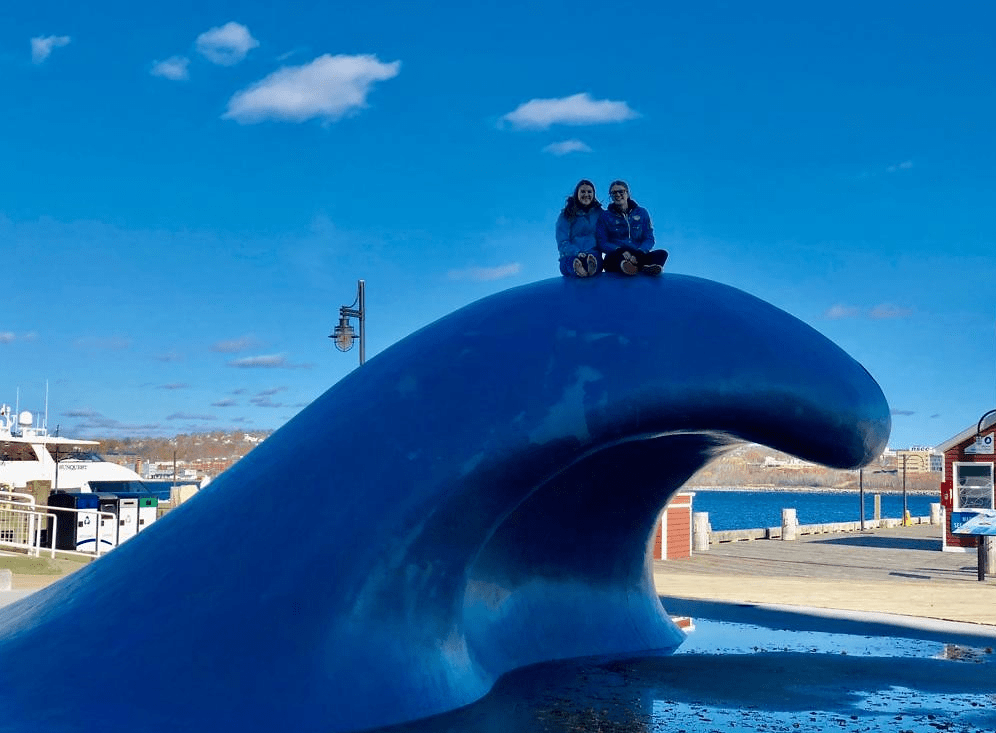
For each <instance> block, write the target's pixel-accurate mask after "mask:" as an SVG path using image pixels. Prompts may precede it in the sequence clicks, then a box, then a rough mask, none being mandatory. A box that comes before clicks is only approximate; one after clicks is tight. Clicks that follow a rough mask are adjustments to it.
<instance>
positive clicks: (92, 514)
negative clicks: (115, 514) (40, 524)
mask: <svg viewBox="0 0 996 733" xmlns="http://www.w3.org/2000/svg"><path fill="white" fill-rule="evenodd" d="M48 506H49V509H51V511H52V513H53V514H55V516H56V518H57V521H56V522H55V549H57V550H73V551H75V552H93V553H95V552H96V551H97V525H98V523H99V520H100V517H99V515H98V514H97V511H98V510H99V508H100V500H99V499H98V497H96V496H95V495H93V494H90V493H70V492H62V491H59V492H55V493H52V494H50V495H49V497H48ZM72 509H76V510H80V511H70V510H72Z"/></svg>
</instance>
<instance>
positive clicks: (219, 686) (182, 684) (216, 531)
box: [0, 275, 890, 733]
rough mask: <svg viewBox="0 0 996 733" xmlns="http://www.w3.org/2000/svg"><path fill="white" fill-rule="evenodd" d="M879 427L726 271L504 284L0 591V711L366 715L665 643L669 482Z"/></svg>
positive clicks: (835, 444)
mask: <svg viewBox="0 0 996 733" xmlns="http://www.w3.org/2000/svg"><path fill="white" fill-rule="evenodd" d="M889 426H890V422H889V409H888V405H887V404H886V401H885V398H884V397H883V395H882V392H881V390H880V389H879V387H878V385H877V384H876V383H875V382H874V380H873V379H872V378H871V377H870V376H869V375H868V373H867V372H866V371H865V370H864V369H863V368H862V367H861V366H860V365H859V364H857V363H856V362H855V361H854V360H853V359H851V358H850V357H849V356H848V355H847V354H845V353H844V352H843V351H841V350H840V349H839V348H838V347H836V346H835V345H834V344H832V343H831V342H829V341H828V340H827V339H826V338H824V337H823V336H821V335H820V334H819V333H817V332H816V331H814V330H813V329H812V328H810V327H809V326H807V325H805V324H804V323H802V322H800V321H799V320H797V319H795V318H793V317H792V316H790V315H788V314H786V313H784V312H783V311H780V310H778V309H777V308H775V307H773V306H771V305H769V304H767V303H764V302H763V301H760V300H758V299H757V298H754V297H752V296H750V295H748V294H746V293H743V292H741V291H738V290H735V289H733V288H729V287H726V286H723V285H720V284H717V283H714V282H709V281H706V280H701V279H698V278H692V277H682V276H675V275H666V276H664V277H660V278H617V277H599V278H592V279H590V280H580V279H567V278H556V279H554V280H548V281H544V282H540V283H535V284H533V285H529V286H525V287H521V288H516V289H513V290H509V291H506V292H504V293H500V294H498V295H495V296H492V297H490V298H486V299H484V300H481V301H478V302H477V303H474V304H471V305H469V306H467V307H466V308H463V309H461V310H459V311H457V312H455V313H453V314H451V315H450V316H447V317H446V318H443V319H441V320H439V321H437V322H436V323H434V324H431V325H430V326H427V327H426V328H424V329H422V330H421V331H419V332H417V333H415V334H413V335H412V336H410V337H408V338H406V339H404V340H403V341H401V342H399V343H398V344H396V345H395V346H393V347H392V348H390V349H388V350H386V351H385V352H383V353H381V354H380V355H378V356H377V357H375V358H373V359H371V360H370V361H369V362H367V364H366V365H365V366H363V367H362V368H361V369H358V370H357V371H355V372H353V373H352V374H350V375H349V376H348V377H346V378H345V379H343V380H342V381H340V382H339V383H337V384H336V385H334V386H333V387H332V388H331V389H329V391H328V392H326V393H325V394H324V395H323V396H321V397H320V398H319V399H317V400H316V401H315V402H314V403H312V404H311V405H310V406H309V407H307V408H306V409H305V410H303V411H302V412H301V413H300V414H299V415H298V416H296V417H295V418H294V419H293V420H291V421H290V422H289V423H287V425H285V426H284V427H283V428H281V429H280V430H279V431H277V432H276V433H275V434H274V435H273V436H272V437H270V438H269V439H268V440H267V441H266V442H265V443H263V444H262V445H261V446H260V447H258V448H257V449H256V450H254V451H253V452H252V453H251V454H250V455H249V456H247V457H246V458H245V459H244V460H243V461H241V462H239V463H238V464H237V465H236V466H234V467H233V468H232V469H231V470H229V471H228V472H226V473H225V474H224V475H222V476H221V477H219V478H218V479H217V480H216V481H215V482H213V483H212V485H211V486H210V488H209V489H207V490H206V491H203V492H201V493H200V494H199V495H198V496H197V497H195V498H194V499H193V500H191V501H189V502H188V503H186V504H184V505H183V506H181V507H179V508H178V509H176V510H174V511H172V512H171V513H169V514H168V515H167V516H166V517H165V518H163V519H162V520H160V521H158V522H156V523H155V524H154V525H152V527H150V528H149V529H147V530H145V531H144V532H142V533H141V534H140V535H138V536H137V537H135V538H134V539H132V540H130V541H129V542H128V543H126V544H124V545H123V546H121V547H120V548H118V549H116V550H114V552H112V553H111V554H110V555H108V556H107V557H105V558H103V559H101V560H99V561H97V562H95V563H93V564H92V565H90V566H88V567H87V568H85V569H84V570H82V571H80V572H78V573H76V574H74V575H72V576H70V577H68V578H66V579H65V580H63V581H61V582H60V583H58V584H56V585H54V586H51V587H49V588H47V589H44V590H43V591H40V592H38V593H36V594H34V595H33V596H31V597H29V598H27V599H25V600H23V601H21V602H19V603H17V604H15V605H13V606H9V607H7V608H5V609H3V610H2V611H0V709H2V710H3V715H2V716H0V730H2V731H27V730H46V731H49V732H55V731H83V730H90V729H92V727H93V726H92V720H94V719H99V720H100V728H101V730H102V731H108V732H112V731H135V730H143V731H166V730H169V731H174V730H188V731H202V730H203V731H216V730H219V729H220V730H232V729H236V728H246V727H248V728H251V729H256V730H272V729H277V728H280V727H284V726H286V725H288V724H290V725H293V728H294V729H295V731H296V732H297V733H307V732H310V731H322V732H323V733H332V732H334V731H346V730H359V729H363V728H369V727H372V726H376V725H387V724H391V723H395V722H401V721H405V720H412V719H416V718H419V717H422V716H426V715H430V714H433V713H438V712H442V711H445V710H451V709H453V708H456V707H458V706H460V705H464V704H467V703H469V702H472V701H473V700H476V699H478V698H480V697H481V696H483V695H484V694H486V693H487V691H488V690H489V689H490V688H491V687H492V686H493V685H494V683H495V682H496V680H497V679H498V678H499V677H500V676H501V675H502V674H504V673H506V672H508V671H510V670H513V669H516V668H519V667H523V666H526V665H529V664H533V663H536V662H541V661H550V660H557V659H566V658H572V657H580V656H587V655H630V656H631V655H633V654H647V653H656V654H659V653H666V652H668V651H670V650H673V649H674V648H675V647H676V646H677V645H678V644H679V643H680V641H681V639H682V638H683V636H682V634H681V632H680V631H679V630H678V629H677V628H675V627H674V625H673V624H672V623H671V622H670V620H669V619H668V617H667V615H666V613H665V612H664V609H663V608H662V607H661V604H660V602H659V600H658V598H657V595H656V592H655V589H654V585H653V579H652V577H651V574H650V565H649V563H650V561H649V559H648V553H647V547H648V543H649V540H650V537H651V534H652V532H653V530H654V524H655V521H656V516H657V512H658V510H659V509H660V507H662V506H663V505H664V503H665V502H666V501H667V499H668V498H669V496H670V495H671V494H672V493H673V492H675V491H676V490H677V489H678V488H680V487H681V485H682V484H683V482H684V481H685V480H687V478H688V477H689V476H691V475H692V474H693V473H694V472H695V471H696V470H698V469H699V468H700V467H701V466H702V465H703V464H704V463H705V462H707V461H708V460H710V459H711V458H712V457H714V456H715V455H717V454H718V453H720V452H722V451H723V450H725V449H727V448H729V447H730V446H732V445H734V444H735V443H736V442H738V441H741V440H748V441H756V442H760V443H764V444H766V445H769V446H771V447H773V448H776V449H778V450H782V451H785V452H788V453H791V454H793V455H796V456H799V457H801V458H804V459H806V460H811V461H815V462H820V463H823V464H826V465H829V466H834V467H839V468H854V467H857V466H859V465H863V464H865V463H867V462H869V461H870V460H872V459H874V458H875V457H877V455H878V454H879V453H880V451H881V450H882V448H883V447H884V446H885V443H886V441H887V439H888V434H889ZM267 538H271V539H270V540H267ZM43 668H44V670H45V671H46V673H47V672H50V671H51V670H67V671H68V670H81V669H92V670H93V671H94V675H95V676H94V677H93V682H94V684H99V685H100V687H101V688H102V689H109V690H123V689H135V690H136V692H137V691H139V690H141V689H154V690H157V691H158V693H157V695H156V696H154V697H153V696H149V695H142V694H134V695H129V696H127V699H120V702H119V703H117V704H115V705H114V706H113V707H112V706H109V705H108V701H107V700H106V699H105V698H104V697H102V696H101V695H97V694H94V688H93V686H91V685H89V684H86V680H82V681H81V679H80V678H79V677H78V676H76V675H70V674H61V673H60V674H58V675H57V676H56V677H55V678H54V679H52V678H51V677H49V679H52V682H51V684H50V685H48V686H43V685H39V684H38V678H37V677H36V676H35V674H34V673H36V672H37V673H40V672H41V670H42V669H43ZM15 669H16V670H17V673H16V674H15V673H13V671H12V670H15ZM163 700H168V701H170V704H163V703H162V701H163ZM173 701H178V703H177V704H173ZM179 701H182V702H179ZM39 711H41V713H39ZM112 711H113V714H111V712H112Z"/></svg>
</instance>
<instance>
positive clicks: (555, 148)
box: [543, 140, 591, 155]
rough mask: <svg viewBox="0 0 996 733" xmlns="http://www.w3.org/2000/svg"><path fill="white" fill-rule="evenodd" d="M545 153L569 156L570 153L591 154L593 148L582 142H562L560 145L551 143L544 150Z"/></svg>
mask: <svg viewBox="0 0 996 733" xmlns="http://www.w3.org/2000/svg"><path fill="white" fill-rule="evenodd" d="M543 152H544V153H552V154H553V155H567V154H568V153H590V152H591V148H589V147H588V146H587V145H585V144H584V143H583V142H581V141H580V140H562V141H560V142H559V143H550V144H549V145H547V146H546V147H545V148H543Z"/></svg>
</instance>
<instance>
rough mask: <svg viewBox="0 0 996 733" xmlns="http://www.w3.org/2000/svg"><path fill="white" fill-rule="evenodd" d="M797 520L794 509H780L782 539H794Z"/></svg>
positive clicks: (797, 524)
mask: <svg viewBox="0 0 996 733" xmlns="http://www.w3.org/2000/svg"><path fill="white" fill-rule="evenodd" d="M798 527H799V521H798V520H797V519H796V517H795V509H782V539H783V540H794V539H795V535H796V530H797V529H798Z"/></svg>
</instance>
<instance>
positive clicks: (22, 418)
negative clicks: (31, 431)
mask: <svg viewBox="0 0 996 733" xmlns="http://www.w3.org/2000/svg"><path fill="white" fill-rule="evenodd" d="M32 422H34V417H33V416H32V415H31V413H30V412H28V411H27V410H25V411H24V412H22V413H21V414H20V415H18V416H17V424H18V425H20V426H21V427H22V428H30V427H31V423H32Z"/></svg>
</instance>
